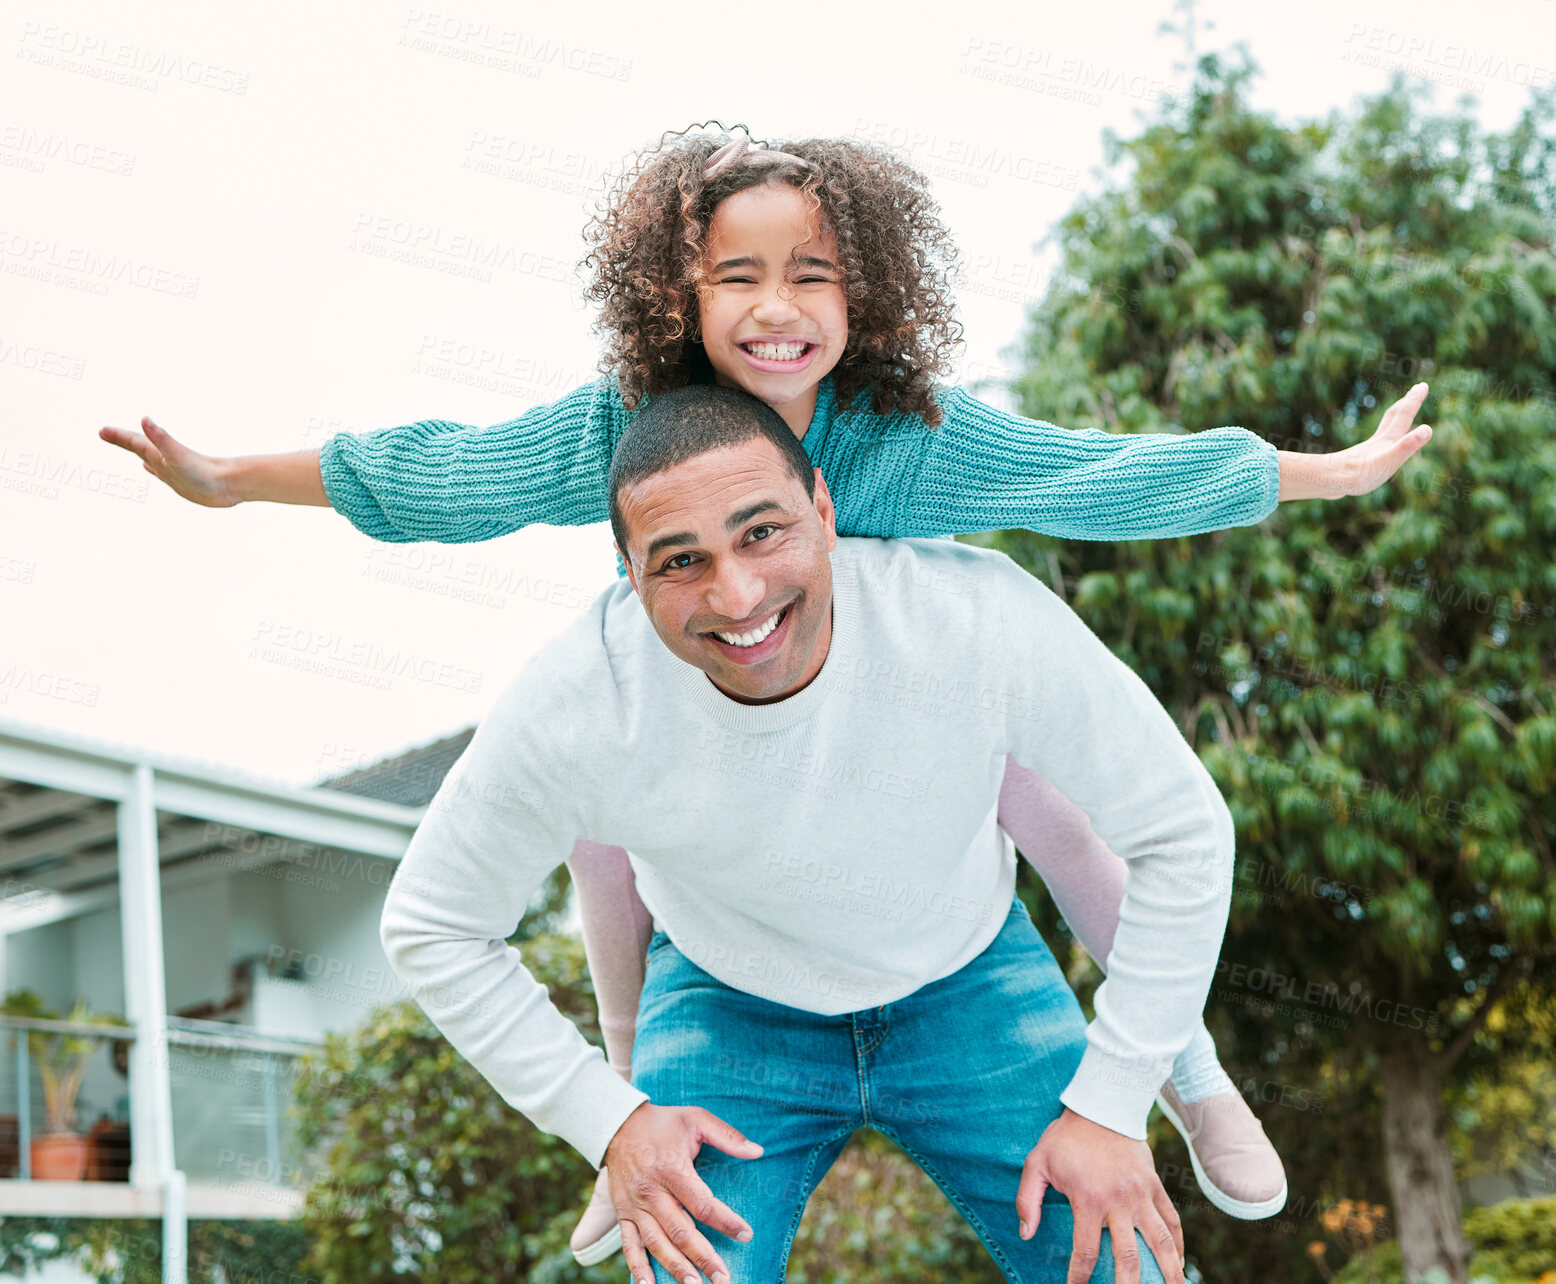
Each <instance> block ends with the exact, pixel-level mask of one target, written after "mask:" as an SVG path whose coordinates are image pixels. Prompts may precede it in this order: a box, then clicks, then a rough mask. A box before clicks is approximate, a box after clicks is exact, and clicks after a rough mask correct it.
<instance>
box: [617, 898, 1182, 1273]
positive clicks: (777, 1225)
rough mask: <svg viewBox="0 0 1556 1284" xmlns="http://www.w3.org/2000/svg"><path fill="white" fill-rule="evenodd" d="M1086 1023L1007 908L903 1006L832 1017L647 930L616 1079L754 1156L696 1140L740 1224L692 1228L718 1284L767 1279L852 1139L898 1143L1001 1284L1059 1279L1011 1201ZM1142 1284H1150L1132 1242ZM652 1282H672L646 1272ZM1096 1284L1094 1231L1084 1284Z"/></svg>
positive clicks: (1054, 1205) (1105, 1255) (699, 1163)
mask: <svg viewBox="0 0 1556 1284" xmlns="http://www.w3.org/2000/svg"><path fill="white" fill-rule="evenodd" d="M1084 1046H1085V1019H1084V1017H1083V1016H1082V1014H1081V1010H1080V1005H1079V1004H1078V1003H1077V1002H1076V1000H1075V995H1074V994H1073V993H1072V992H1071V990H1070V987H1069V985H1068V984H1066V982H1065V979H1064V974H1063V973H1062V972H1061V971H1060V970H1059V965H1058V964H1057V963H1056V962H1055V961H1054V957H1053V955H1052V954H1051V953H1049V951H1048V947H1047V946H1046V945H1045V944H1044V943H1043V939H1042V937H1041V936H1039V935H1038V932H1037V929H1036V928H1035V927H1033V925H1032V919H1031V917H1030V916H1029V915H1028V914H1027V912H1026V908H1025V906H1023V905H1022V903H1021V901H1020V899H1019V898H1017V899H1016V900H1014V901H1013V902H1012V904H1011V907H1010V913H1009V915H1008V916H1007V917H1006V920H1005V924H1004V926H1003V927H1002V928H1001V929H1000V932H999V935H998V936H996V937H995V938H994V940H993V941H992V942H991V943H990V945H989V947H988V948H987V949H986V950H984V951H983V953H982V954H980V955H978V957H977V958H975V959H973V960H972V962H970V963H968V964H967V965H966V966H965V967H963V968H961V969H960V970H959V971H956V972H953V973H952V974H951V975H950V976H946V977H942V978H941V979H940V980H938V981H932V982H930V983H929V984H928V985H925V986H922V987H920V988H919V989H918V990H915V991H914V992H913V993H912V994H910V995H908V996H907V997H906V998H904V999H898V1000H897V1001H896V1002H893V1003H887V1004H883V1005H882V1006H880V1007H876V1008H866V1009H864V1010H862V1011H859V1012H850V1013H845V1014H843V1015H840V1016H818V1015H817V1014H816V1013H814V1012H807V1011H805V1010H803V1009H801V1008H793V1007H788V1006H786V1005H784V1004H781V1003H773V1002H770V1001H769V1000H766V999H760V998H756V997H755V996H753V995H750V994H747V993H745V992H744V991H742V990H737V989H734V988H732V987H730V986H728V985H725V984H724V983H723V982H722V981H719V980H717V979H716V978H714V977H713V976H711V975H709V974H708V973H707V972H705V971H703V969H702V968H700V967H698V966H697V965H696V964H695V963H693V962H692V961H691V960H690V959H688V958H687V957H686V956H685V955H684V954H682V953H681V952H680V950H678V949H676V947H675V946H674V945H673V944H672V943H671V941H670V938H669V937H667V936H666V935H665V934H664V933H663V932H658V931H656V932H655V933H654V936H653V939H652V940H651V941H650V942H649V947H648V964H647V976H646V978H645V981H644V985H643V994H642V998H641V999H640V1001H639V1006H638V1020H637V1037H636V1040H635V1042H634V1044H633V1049H632V1081H633V1083H634V1084H636V1085H637V1086H638V1087H639V1088H641V1089H642V1090H643V1091H644V1092H646V1093H648V1095H649V1098H650V1100H652V1101H653V1102H654V1103H655V1104H656V1105H660V1106H702V1107H703V1108H705V1109H707V1110H710V1111H712V1112H713V1113H714V1114H715V1115H717V1116H719V1118H721V1119H723V1120H725V1121H726V1122H727V1123H730V1124H732V1125H734V1126H735V1127H736V1128H738V1129H740V1131H741V1132H742V1133H744V1134H745V1135H746V1136H747V1137H749V1138H751V1140H753V1141H756V1142H760V1143H761V1145H762V1146H763V1147H764V1150H763V1153H762V1155H761V1157H760V1158H758V1159H734V1158H732V1157H730V1156H728V1155H726V1154H724V1152H723V1151H721V1150H718V1149H717V1148H715V1147H714V1146H711V1145H708V1144H704V1145H703V1147H702V1150H701V1152H700V1153H699V1154H698V1156H697V1159H696V1169H697V1172H698V1174H699V1175H700V1176H701V1177H702V1179H703V1180H704V1181H705V1182H707V1183H708V1186H709V1187H710V1188H711V1189H712V1191H713V1193H714V1195H716V1196H717V1197H718V1198H719V1199H721V1200H723V1201H724V1203H726V1204H728V1205H729V1206H730V1207H731V1208H732V1209H734V1210H735V1212H737V1213H738V1214H740V1216H741V1217H743V1218H745V1220H746V1221H747V1222H748V1223H750V1226H751V1229H752V1232H753V1235H752V1238H751V1240H750V1242H749V1243H746V1244H741V1243H739V1242H737V1241H736V1240H733V1239H731V1238H729V1237H728V1236H727V1235H724V1234H721V1233H720V1232H719V1231H716V1230H713V1229H712V1228H710V1227H707V1226H699V1229H700V1230H701V1231H702V1232H703V1234H704V1235H706V1236H707V1238H708V1241H709V1243H711V1244H712V1245H713V1248H714V1250H715V1251H716V1252H717V1253H718V1254H719V1255H720V1256H721V1257H722V1258H723V1259H724V1261H725V1263H726V1265H728V1267H729V1269H730V1274H731V1278H732V1280H733V1282H734V1284H782V1281H783V1278H784V1271H785V1268H786V1266H787V1264H788V1260H789V1249H790V1246H791V1245H792V1244H793V1242H794V1233H795V1230H796V1229H797V1228H798V1226H799V1223H800V1215H801V1214H802V1213H803V1212H804V1211H805V1202H806V1200H808V1199H809V1198H810V1194H811V1192H812V1191H813V1190H815V1188H816V1186H817V1185H818V1184H819V1183H820V1181H821V1179H822V1178H823V1177H824V1176H826V1173H827V1170H828V1169H829V1168H831V1167H832V1164H833V1162H834V1161H835V1160H836V1159H837V1157H838V1155H839V1154H840V1153H841V1151H842V1149H843V1147H844V1145H845V1144H846V1143H847V1141H848V1139H849V1137H850V1136H852V1135H853V1133H854V1131H855V1130H856V1129H858V1128H874V1129H876V1130H877V1131H879V1132H882V1133H884V1134H886V1136H888V1137H890V1138H891V1139H892V1140H893V1141H895V1142H896V1143H897V1145H899V1146H900V1147H901V1148H902V1149H903V1151H904V1152H905V1153H907V1154H908V1155H909V1156H910V1157H911V1158H912V1159H913V1160H914V1161H915V1162H916V1163H917V1164H918V1165H919V1167H920V1168H922V1169H923V1170H924V1171H925V1172H926V1173H928V1174H929V1176H930V1177H931V1178H932V1179H933V1180H934V1182H935V1184H936V1185H937V1186H939V1187H940V1189H941V1190H942V1191H944V1192H945V1194H946V1196H947V1198H949V1199H950V1201H951V1203H952V1204H953V1205H954V1206H955V1207H956V1209H957V1210H958V1211H959V1212H960V1213H961V1214H962V1216H963V1217H965V1218H966V1219H967V1221H968V1223H969V1224H970V1225H971V1226H972V1228H973V1230H974V1231H976V1232H977V1234H978V1238H979V1239H981V1240H982V1241H983V1243H984V1246H985V1247H986V1248H987V1249H988V1250H989V1252H990V1254H991V1255H992V1256H993V1258H994V1261H995V1262H996V1264H997V1265H998V1266H999V1268H1000V1270H1001V1271H1002V1272H1003V1273H1004V1275H1005V1278H1006V1279H1008V1280H1024V1281H1044V1282H1046V1281H1057V1282H1058V1284H1063V1281H1064V1280H1065V1278H1066V1273H1067V1271H1068V1265H1069V1257H1070V1250H1071V1247H1072V1244H1071V1241H1072V1237H1073V1234H1074V1220H1073V1217H1072V1214H1071V1211H1070V1204H1069V1200H1067V1199H1066V1198H1065V1197H1064V1196H1063V1195H1061V1194H1059V1192H1057V1191H1055V1190H1053V1189H1052V1188H1050V1189H1049V1190H1048V1192H1047V1193H1046V1195H1045V1196H1044V1199H1043V1215H1042V1218H1041V1220H1040V1222H1039V1225H1038V1230H1037V1233H1036V1234H1035V1235H1034V1236H1033V1237H1032V1238H1031V1239H1029V1240H1023V1239H1022V1238H1021V1235H1020V1231H1019V1229H1018V1218H1017V1216H1016V1190H1017V1188H1018V1187H1019V1186H1020V1184H1021V1168H1022V1164H1023V1162H1024V1161H1025V1160H1026V1157H1027V1152H1028V1151H1030V1150H1031V1149H1032V1147H1033V1146H1035V1145H1037V1143H1038V1139H1039V1138H1041V1137H1042V1135H1043V1130H1044V1129H1045V1128H1047V1126H1048V1125H1049V1124H1050V1123H1052V1122H1053V1121H1054V1120H1055V1119H1057V1118H1058V1117H1059V1114H1060V1112H1061V1111H1062V1109H1063V1107H1062V1105H1061V1104H1060V1101H1059V1093H1060V1092H1061V1091H1062V1090H1063V1088H1064V1087H1065V1085H1066V1084H1068V1083H1069V1081H1070V1076H1071V1075H1072V1074H1073V1073H1074V1072H1075V1068H1076V1066H1077V1065H1079V1064H1080V1059H1081V1052H1082V1050H1083V1049H1084ZM1135 1238H1136V1244H1137V1247H1138V1249H1139V1251H1140V1258H1141V1272H1140V1278H1141V1284H1162V1275H1161V1273H1160V1272H1159V1271H1158V1270H1157V1267H1156V1263H1155V1261H1154V1259H1153V1258H1152V1256H1151V1252H1150V1249H1149V1248H1148V1247H1147V1246H1146V1244H1145V1241H1144V1240H1143V1239H1141V1238H1140V1236H1139V1233H1138V1232H1136V1236H1135ZM654 1271H655V1279H656V1280H658V1281H661V1284H671V1282H672V1281H673V1280H674V1277H673V1276H672V1275H671V1274H670V1273H669V1272H668V1271H666V1270H665V1269H664V1268H663V1267H662V1266H661V1265H660V1264H659V1263H658V1262H657V1261H656V1262H655V1263H654ZM1112 1279H1113V1249H1112V1243H1111V1241H1110V1240H1109V1238H1108V1232H1107V1231H1105V1230H1104V1231H1103V1233H1102V1250H1101V1257H1100V1259H1099V1261H1098V1264H1097V1267H1096V1270H1095V1271H1094V1272H1093V1274H1092V1280H1093V1282H1094V1284H1103V1282H1104V1281H1111V1280H1112Z"/></svg>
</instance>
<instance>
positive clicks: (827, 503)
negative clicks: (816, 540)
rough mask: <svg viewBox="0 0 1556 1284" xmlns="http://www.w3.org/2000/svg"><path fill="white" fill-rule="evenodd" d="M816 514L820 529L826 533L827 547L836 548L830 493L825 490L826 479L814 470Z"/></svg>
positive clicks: (835, 522)
mask: <svg viewBox="0 0 1556 1284" xmlns="http://www.w3.org/2000/svg"><path fill="white" fill-rule="evenodd" d="M816 512H817V514H818V515H819V516H820V517H821V528H822V530H824V531H826V533H827V547H828V548H836V547H837V511H836V510H835V509H834V508H833V507H832V492H831V491H829V490H828V489H827V479H826V478H825V477H823V476H822V475H821V469H819V468H818V469H816Z"/></svg>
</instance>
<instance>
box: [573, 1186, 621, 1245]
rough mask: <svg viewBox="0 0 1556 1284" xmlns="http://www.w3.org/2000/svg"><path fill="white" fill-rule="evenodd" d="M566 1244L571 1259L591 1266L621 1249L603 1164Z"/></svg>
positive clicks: (618, 1229)
mask: <svg viewBox="0 0 1556 1284" xmlns="http://www.w3.org/2000/svg"><path fill="white" fill-rule="evenodd" d="M568 1244H569V1246H570V1247H571V1248H572V1250H573V1260H574V1261H576V1262H577V1263H578V1265H580V1266H593V1265H594V1264H595V1263H596V1262H603V1261H604V1260H605V1259H606V1258H607V1257H609V1256H611V1254H612V1253H619V1252H621V1223H620V1222H618V1221H617V1220H616V1209H615V1207H614V1206H613V1205H612V1204H611V1185H610V1175H609V1174H608V1173H607V1172H606V1170H605V1169H603V1168H602V1169H600V1175H599V1176H598V1177H596V1178H595V1179H594V1193H593V1194H592V1195H590V1196H589V1206H588V1207H587V1208H586V1209H584V1214H583V1217H582V1218H581V1219H580V1220H579V1223H578V1225H577V1227H576V1228H575V1229H574V1230H573V1237H572V1239H570V1240H569V1241H568Z"/></svg>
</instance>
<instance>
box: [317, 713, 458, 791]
mask: <svg viewBox="0 0 1556 1284" xmlns="http://www.w3.org/2000/svg"><path fill="white" fill-rule="evenodd" d="M473 735H475V728H474V727H466V728H465V729H464V730H463V731H456V732H455V733H454V734H453V735H451V736H445V737H444V738H443V739H441V740H434V741H432V743H431V744H425V745H421V746H419V747H417V748H415V749H407V750H406V751H405V752H404V753H402V754H396V755H395V756H394V757H393V758H385V759H383V760H382V761H380V762H375V763H372V764H370V765H369V766H366V767H361V768H359V769H358V770H356V771H348V772H345V773H343V774H341V775H339V776H331V777H329V778H327V779H325V780H320V781H319V782H317V784H316V785H315V788H319V789H334V790H338V791H339V792H341V793H346V794H358V795H360V796H362V797H364V798H377V799H379V800H381V801H383V802H391V803H399V804H400V805H401V806H402V807H425V806H426V805H427V804H428V803H430V802H431V801H432V796H433V795H434V794H435V793H437V792H438V786H439V785H441V784H442V783H443V777H444V776H446V775H448V773H449V768H451V767H452V766H453V765H454V763H455V762H456V761H457V760H458V758H459V755H460V754H462V753H464V751H465V746H466V745H468V744H469V743H470V738H471V737H472V736H473Z"/></svg>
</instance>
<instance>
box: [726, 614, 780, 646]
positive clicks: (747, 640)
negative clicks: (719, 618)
mask: <svg viewBox="0 0 1556 1284" xmlns="http://www.w3.org/2000/svg"><path fill="white" fill-rule="evenodd" d="M782 615H783V612H782V611H779V612H777V613H776V614H775V615H774V616H773V617H772V618H771V619H770V620H768V621H767V623H766V624H764V625H762V627H761V628H759V629H752V630H751V632H749V633H720V632H719V631H718V630H717V629H715V630H714V631H713V636H714V637H716V638H717V639H718V640H719V641H720V642H727V643H728V644H729V645H730V646H755V645H756V644H757V643H758V642H760V641H761V640H762V639H763V638H765V637H766V636H767V635H768V634H769V633H771V632H772V631H773V630H774V629H776V628H777V627H778V619H779V617H780V616H782Z"/></svg>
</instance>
